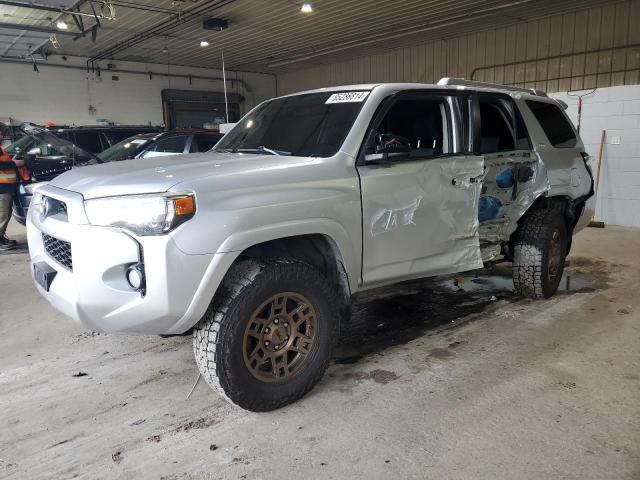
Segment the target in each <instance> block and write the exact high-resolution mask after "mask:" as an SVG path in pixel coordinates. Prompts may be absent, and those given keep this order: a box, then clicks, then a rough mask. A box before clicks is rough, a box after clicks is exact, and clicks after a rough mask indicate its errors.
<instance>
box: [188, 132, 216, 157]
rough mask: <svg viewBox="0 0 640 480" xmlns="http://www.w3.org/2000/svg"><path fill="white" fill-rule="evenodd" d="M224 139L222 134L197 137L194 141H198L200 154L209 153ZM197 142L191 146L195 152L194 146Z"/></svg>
mask: <svg viewBox="0 0 640 480" xmlns="http://www.w3.org/2000/svg"><path fill="white" fill-rule="evenodd" d="M221 138H222V135H221V134H215V133H214V134H208V135H196V136H195V137H194V140H196V141H197V142H198V150H197V151H198V152H208V151H209V150H211V149H212V148H213V147H214V146H215V144H216V143H218V142H219V141H220V139H221ZM195 143H196V142H195V141H194V142H193V143H192V144H191V151H196V150H194V144H195Z"/></svg>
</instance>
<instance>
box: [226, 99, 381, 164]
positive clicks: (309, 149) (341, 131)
mask: <svg viewBox="0 0 640 480" xmlns="http://www.w3.org/2000/svg"><path fill="white" fill-rule="evenodd" d="M368 94H369V92H322V93H308V94H303V95H294V96H291V97H283V98H277V99H275V100H271V101H269V102H266V103H263V104H262V105H260V106H259V107H258V108H256V109H255V110H254V111H253V112H251V113H250V114H249V115H247V116H246V117H244V118H243V119H242V120H241V122H240V123H239V124H238V125H236V126H235V127H234V128H233V130H231V131H230V132H229V133H228V134H227V135H226V136H225V137H224V138H223V139H222V140H220V142H219V143H218V144H217V145H216V148H215V150H216V151H218V152H234V153H235V152H240V153H260V154H265V155H295V156H301V157H331V156H333V155H335V154H336V153H337V152H338V150H339V149H340V147H341V146H342V142H344V139H345V138H346V136H347V134H348V133H349V130H350V129H351V126H352V125H353V122H354V121H355V119H356V117H357V116H358V113H360V110H361V108H362V105H363V104H364V102H365V100H366V98H367V96H368Z"/></svg>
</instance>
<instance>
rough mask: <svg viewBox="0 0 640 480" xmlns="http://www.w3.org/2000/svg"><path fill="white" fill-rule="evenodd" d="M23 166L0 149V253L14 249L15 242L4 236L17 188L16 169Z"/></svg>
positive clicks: (20, 161) (21, 161)
mask: <svg viewBox="0 0 640 480" xmlns="http://www.w3.org/2000/svg"><path fill="white" fill-rule="evenodd" d="M22 166H24V161H23V160H17V159H15V158H13V159H12V158H11V157H10V156H9V154H8V153H7V152H5V151H4V149H3V148H1V147H0V252H5V251H7V250H11V249H12V248H15V246H16V242H15V240H9V239H8V238H7V236H6V235H5V233H6V231H7V225H9V220H10V219H11V205H12V203H13V196H14V195H15V193H16V188H17V187H18V167H22Z"/></svg>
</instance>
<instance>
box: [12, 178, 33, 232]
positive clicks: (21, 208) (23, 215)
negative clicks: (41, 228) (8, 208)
mask: <svg viewBox="0 0 640 480" xmlns="http://www.w3.org/2000/svg"><path fill="white" fill-rule="evenodd" d="M31 198H32V197H31V194H29V193H27V192H25V191H24V186H23V185H20V188H19V189H18V193H17V194H16V195H15V197H13V218H14V219H15V220H16V222H18V223H20V224H21V225H24V224H25V222H26V221H27V211H28V210H29V204H30V203H31Z"/></svg>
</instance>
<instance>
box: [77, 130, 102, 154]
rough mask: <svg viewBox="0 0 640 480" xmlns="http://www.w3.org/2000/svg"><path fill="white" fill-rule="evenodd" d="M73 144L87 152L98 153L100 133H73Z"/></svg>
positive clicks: (100, 145)
mask: <svg viewBox="0 0 640 480" xmlns="http://www.w3.org/2000/svg"><path fill="white" fill-rule="evenodd" d="M75 144H76V145H78V146H79V147H80V148H82V149H83V150H85V151H87V152H91V153H100V152H102V150H104V149H103V148H102V142H100V132H96V131H93V132H75Z"/></svg>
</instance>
